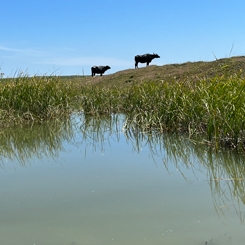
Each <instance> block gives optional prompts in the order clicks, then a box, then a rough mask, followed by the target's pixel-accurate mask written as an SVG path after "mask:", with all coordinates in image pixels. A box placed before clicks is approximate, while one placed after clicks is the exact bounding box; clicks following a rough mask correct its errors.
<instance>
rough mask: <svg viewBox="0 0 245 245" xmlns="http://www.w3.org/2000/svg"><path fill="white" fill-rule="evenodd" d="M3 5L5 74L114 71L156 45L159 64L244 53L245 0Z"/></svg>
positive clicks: (52, 0) (0, 44)
mask: <svg viewBox="0 0 245 245" xmlns="http://www.w3.org/2000/svg"><path fill="white" fill-rule="evenodd" d="M0 11H1V13H0V31H1V33H0V68H1V72H4V73H5V77H9V76H13V75H15V74H16V73H19V72H21V71H23V72H24V73H25V74H28V75H51V74H56V75H82V74H84V75H89V74H90V68H91V66H93V65H109V66H111V68H112V69H111V70H109V71H107V72H106V74H109V73H114V72H116V71H119V70H123V69H128V68H134V56H135V55H137V54H144V53H153V52H155V53H158V54H159V55H160V56H161V58H160V59H155V60H153V61H152V64H156V65H165V64H172V63H183V62H187V61H200V60H202V61H210V60H214V59H215V56H216V57H217V58H227V57H231V56H239V55H245V1H244V0H122V1H121V0H35V1H30V0H29V1H28V0H1V2H0ZM142 65H143V64H140V65H139V66H142Z"/></svg>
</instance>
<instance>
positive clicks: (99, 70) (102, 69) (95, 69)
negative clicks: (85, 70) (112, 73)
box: [91, 66, 111, 77]
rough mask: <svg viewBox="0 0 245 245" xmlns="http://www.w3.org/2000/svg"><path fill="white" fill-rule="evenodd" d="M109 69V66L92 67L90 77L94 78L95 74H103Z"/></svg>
mask: <svg viewBox="0 0 245 245" xmlns="http://www.w3.org/2000/svg"><path fill="white" fill-rule="evenodd" d="M109 69H111V67H110V66H93V67H91V72H92V77H93V76H95V74H100V75H101V76H102V74H104V72H105V71H107V70H109Z"/></svg>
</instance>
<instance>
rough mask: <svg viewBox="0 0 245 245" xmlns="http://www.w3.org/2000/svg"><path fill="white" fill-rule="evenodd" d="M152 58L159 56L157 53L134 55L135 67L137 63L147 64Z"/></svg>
mask: <svg viewBox="0 0 245 245" xmlns="http://www.w3.org/2000/svg"><path fill="white" fill-rule="evenodd" d="M154 58H160V56H159V55H158V54H154V53H153V54H143V55H136V56H135V57H134V60H135V69H136V68H138V63H139V62H140V63H146V66H148V65H149V64H150V63H151V61H152V60H153V59H154Z"/></svg>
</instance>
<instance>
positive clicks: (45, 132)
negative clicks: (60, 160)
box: [0, 119, 74, 165]
mask: <svg viewBox="0 0 245 245" xmlns="http://www.w3.org/2000/svg"><path fill="white" fill-rule="evenodd" d="M73 136H74V131H73V127H72V121H71V120H70V119H69V120H67V119H64V120H56V121H52V122H49V123H41V124H33V125H31V126H30V125H28V126H23V127H16V128H11V129H2V130H1V137H0V145H1V147H0V160H1V162H2V165H4V161H5V160H11V161H18V162H19V163H20V164H21V165H25V164H26V162H27V161H28V159H31V158H41V157H43V156H47V157H58V156H59V152H60V151H61V150H63V146H62V144H63V142H64V141H71V140H72V138H73Z"/></svg>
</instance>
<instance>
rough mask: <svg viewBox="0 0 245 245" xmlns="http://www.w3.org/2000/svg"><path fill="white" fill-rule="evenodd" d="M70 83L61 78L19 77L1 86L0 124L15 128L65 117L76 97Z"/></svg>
mask: <svg viewBox="0 0 245 245" xmlns="http://www.w3.org/2000/svg"><path fill="white" fill-rule="evenodd" d="M72 91H73V90H72V87H71V84H70V83H63V82H61V81H60V80H59V78H58V77H31V78H29V77H18V78H14V79H8V80H7V81H5V82H2V83H1V84H0V124H1V125H12V124H15V123H19V122H23V121H26V120H31V121H36V120H44V119H50V118H54V117H56V116H60V115H62V114H66V113H67V112H68V111H69V109H70V104H71V99H72V97H73V92H72Z"/></svg>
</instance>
